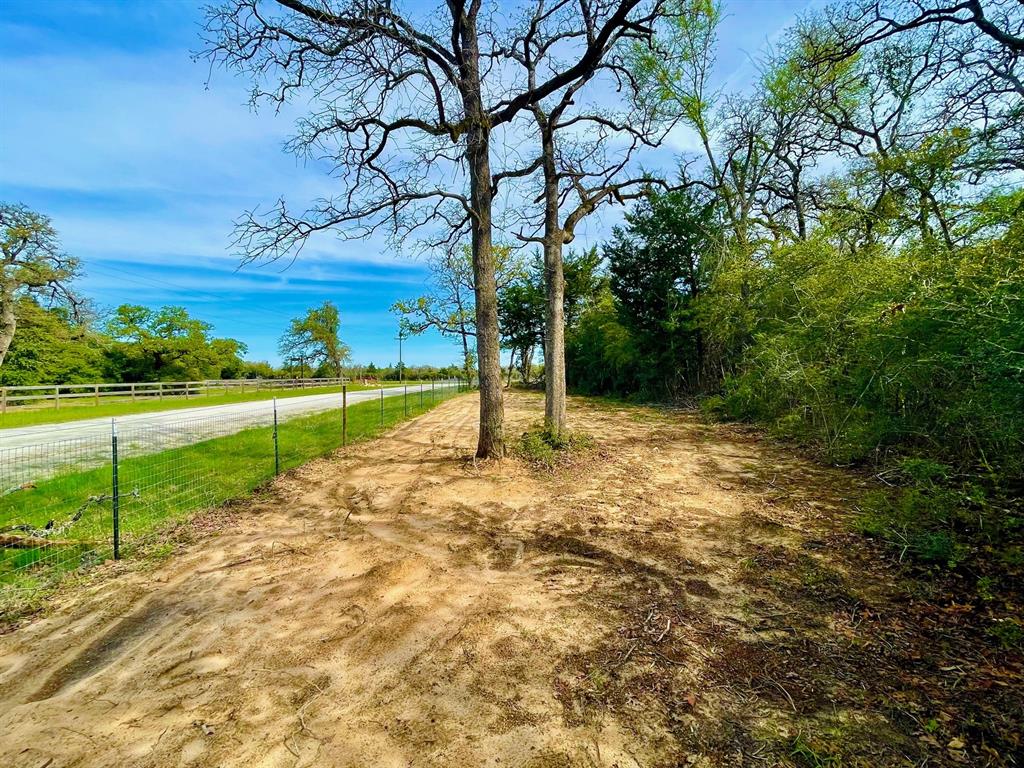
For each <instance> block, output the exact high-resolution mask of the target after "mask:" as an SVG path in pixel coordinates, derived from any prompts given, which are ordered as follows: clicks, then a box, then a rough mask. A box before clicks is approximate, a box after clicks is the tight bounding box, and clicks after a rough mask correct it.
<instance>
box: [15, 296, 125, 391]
mask: <svg viewBox="0 0 1024 768" xmlns="http://www.w3.org/2000/svg"><path fill="white" fill-rule="evenodd" d="M16 315H17V317H18V330H17V332H16V333H15V334H14V340H13V342H12V343H11V346H10V349H9V350H8V353H7V357H6V359H5V361H4V366H3V368H0V384H4V385H7V386H14V385H32V384H76V383H84V382H93V381H102V380H103V379H104V378H105V377H106V376H107V375H108V373H109V361H108V359H107V357H106V347H107V345H108V340H107V339H105V338H104V337H103V336H102V335H100V334H99V333H97V332H96V331H94V330H93V329H92V328H91V327H90V326H89V325H88V324H87V323H84V322H78V321H76V320H75V318H74V317H73V316H72V314H71V312H70V310H69V309H68V308H67V307H62V306H57V307H50V308H47V307H43V306H41V305H40V304H39V303H38V302H37V301H36V300H35V299H33V298H32V297H31V296H22V297H21V298H20V299H19V300H18V306H17V308H16Z"/></svg>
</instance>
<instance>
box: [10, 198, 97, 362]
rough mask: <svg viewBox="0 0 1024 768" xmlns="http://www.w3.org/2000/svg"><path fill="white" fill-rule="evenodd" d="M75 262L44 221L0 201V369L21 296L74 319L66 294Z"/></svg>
mask: <svg viewBox="0 0 1024 768" xmlns="http://www.w3.org/2000/svg"><path fill="white" fill-rule="evenodd" d="M77 275H78V260H77V259H75V258H74V257H72V256H68V255H67V254H66V253H64V251H63V250H62V249H61V247H60V241H59V240H58V238H57V232H56V230H54V228H53V225H52V224H51V222H50V219H49V217H47V216H43V215H42V214H39V213H36V212H35V211H32V210H29V209H28V208H27V207H25V206H24V205H14V204H10V203H0V367H2V366H3V364H4V359H5V358H6V356H7V351H8V349H10V346H11V342H12V341H13V340H14V334H15V331H16V329H17V327H18V308H19V307H29V306H30V305H29V304H25V303H23V302H21V299H22V298H23V297H25V296H32V297H34V298H36V299H43V300H46V301H48V302H50V303H51V305H58V304H59V305H64V306H66V307H68V308H70V310H71V312H72V314H73V315H77V312H78V308H79V300H78V298H77V297H76V296H75V294H74V293H73V292H72V291H71V287H70V284H71V281H72V280H73V279H74V278H75V277H76V276H77Z"/></svg>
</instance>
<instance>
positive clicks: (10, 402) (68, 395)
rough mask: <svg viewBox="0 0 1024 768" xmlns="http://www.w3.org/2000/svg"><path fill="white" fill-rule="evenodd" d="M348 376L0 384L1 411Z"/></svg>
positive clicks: (321, 383) (306, 383)
mask: <svg viewBox="0 0 1024 768" xmlns="http://www.w3.org/2000/svg"><path fill="white" fill-rule="evenodd" d="M348 381H349V380H348V379H345V378H323V379H210V380H207V381H152V382H139V383H134V384H128V383H125V384H37V385H32V386H24V387H0V413H6V412H7V409H8V407H16V406H31V405H39V406H40V407H49V406H48V404H47V401H52V402H53V407H54V408H60V406H61V403H62V402H67V401H69V400H82V399H86V398H91V399H92V400H93V403H94V404H95V405H99V404H100V400H101V399H104V398H112V399H113V398H120V399H122V400H163V399H164V398H165V397H184V398H185V399H186V400H188V399H191V398H193V397H203V396H206V395H210V394H213V393H234V392H239V393H241V392H260V391H262V390H265V389H313V388H316V387H340V386H341V385H342V384H346V383H348Z"/></svg>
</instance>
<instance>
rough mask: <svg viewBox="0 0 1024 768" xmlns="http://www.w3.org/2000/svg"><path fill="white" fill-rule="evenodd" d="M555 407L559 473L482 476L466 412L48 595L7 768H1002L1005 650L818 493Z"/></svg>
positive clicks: (12, 726) (1013, 735) (319, 470)
mask: <svg viewBox="0 0 1024 768" xmlns="http://www.w3.org/2000/svg"><path fill="white" fill-rule="evenodd" d="M574 405H575V407H576V410H575V414H576V415H575V419H576V422H575V424H576V426H577V427H578V428H580V429H582V430H584V431H586V432H589V433H590V434H592V435H594V436H595V437H596V438H597V446H596V448H595V449H594V450H593V451H592V452H590V453H589V454H588V455H585V456H584V457H582V458H581V459H579V461H578V462H577V463H576V465H574V466H568V467H563V468H561V469H559V470H557V471H555V472H554V473H546V472H543V471H539V470H536V469H532V468H530V467H528V466H525V465H523V464H522V463H521V462H519V461H516V460H508V461H505V462H502V463H501V464H486V465H476V464H474V463H473V462H472V461H470V460H469V459H467V456H469V455H470V449H471V447H472V445H473V444H474V439H475V416H476V403H475V400H473V399H472V398H468V397H463V398H458V399H456V400H453V401H451V402H449V403H446V404H443V405H441V406H440V407H438V408H437V409H435V410H434V411H432V412H431V413H429V414H427V415H425V416H423V417H420V418H419V419H416V420H415V421H413V422H410V423H408V424H406V425H404V426H402V427H399V428H398V429H396V430H395V431H393V432H392V433H390V434H389V435H388V436H387V437H385V438H383V439H380V440H378V441H375V442H372V443H365V444H361V445H359V446H355V447H353V448H350V449H349V450H348V451H347V452H346V453H343V454H341V455H339V456H338V457H336V458H333V459H329V460H323V461H317V462H314V463H312V464H310V465H308V466H306V467H304V468H302V469H300V470H298V471H296V472H294V473H291V474H289V475H288V476H285V477H282V478H280V479H279V480H278V481H277V482H276V483H275V484H274V485H273V486H272V487H271V488H270V489H269V490H268V491H266V492H264V493H263V494H262V495H260V496H259V497H258V498H257V499H255V500H253V501H251V502H247V503H245V504H239V505H235V506H233V507H230V508H228V509H226V510H220V511H217V512H215V513H210V514H209V515H205V516H203V517H201V518H199V519H198V520H197V521H195V523H193V524H192V525H191V526H189V527H187V528H186V529H184V531H183V532H182V534H183V535H184V536H185V539H186V540H185V541H184V543H181V544H179V546H178V550H179V551H177V552H176V553H175V554H174V556H173V557H170V558H169V559H167V560H165V561H163V562H161V563H159V564H158V565H157V566H156V567H152V568H143V567H141V566H138V565H136V566H133V567H128V568H126V569H125V570H124V572H123V573H120V574H118V576H117V578H110V577H109V576H108V577H103V576H100V577H98V578H95V579H92V580H90V581H89V582H87V583H86V584H85V585H83V586H81V587H78V588H75V589H71V590H68V591H67V593H66V594H65V595H63V596H62V597H61V598H60V601H59V603H58V605H57V606H56V607H55V609H54V610H52V611H51V612H49V614H48V615H47V616H46V617H44V618H40V619H37V620H35V621H33V622H30V623H28V624H27V625H26V626H23V627H21V628H19V629H18V630H16V631H14V632H11V633H9V634H7V635H5V636H3V637H0V765H11V766H19V767H20V766H25V767H26V768H36V767H37V766H38V767H40V768H41V767H42V766H52V767H53V768H59V767H62V766H125V765H131V766H177V765H182V766H185V765H195V766H247V767H249V768H253V767H255V766H288V767H289V768H290V767H292V766H307V765H323V766H483V765H487V766H531V767H532V768H542V767H545V766H622V767H623V768H625V767H626V766H642V767H643V768H646V767H647V766H661V765H664V766H674V765H697V766H702V765H715V766H717V765H722V766H725V765H729V766H732V765H796V766H800V765H808V766H812V765H822V766H825V765H829V766H833V765H835V766H838V765H844V766H845V765H865V766H868V765H870V766H875V765H915V764H924V762H926V761H927V762H928V764H929V765H942V764H951V765H956V764H971V765H988V764H991V765H1016V764H1017V763H1016V762H1014V760H1015V756H1014V750H1019V749H1020V748H1021V742H1020V741H1019V739H1020V736H1019V724H1020V723H1019V720H1020V714H1019V713H1020V712H1021V711H1022V710H1024V707H1022V697H1021V693H1020V688H1019V685H1017V684H1019V682H1020V659H1019V657H1012V656H1009V655H1008V654H1002V655H1000V654H997V653H996V652H995V651H992V649H990V648H987V647H985V646H983V645H975V643H976V642H980V641H979V640H978V638H977V637H975V636H974V635H973V634H970V632H971V630H970V629H969V627H968V628H965V627H963V626H962V624H963V622H959V621H957V619H956V616H953V618H951V619H949V618H941V619H934V620H931V619H926V618H924V617H923V614H922V615H920V616H919V615H918V614H917V613H915V611H917V608H916V607H915V602H914V601H913V600H908V598H907V594H906V592H905V591H903V587H902V586H900V585H897V584H896V583H895V577H894V576H893V575H892V574H890V573H888V572H887V571H885V570H884V569H879V570H873V569H872V568H869V567H867V562H868V560H867V559H866V556H867V554H868V553H867V552H866V551H865V558H858V557H856V556H855V555H856V553H857V552H858V551H861V550H860V549H858V547H859V546H860V541H861V540H859V539H854V538H852V537H849V536H847V535H846V534H843V533H841V532H840V529H839V528H838V527H837V526H836V525H835V524H834V523H833V522H832V521H833V519H834V517H835V511H836V509H840V510H841V508H842V506H843V504H844V502H843V500H842V496H843V493H844V491H843V490H842V489H843V485H844V481H843V480H842V478H841V477H840V476H838V475H826V474H823V473H822V471H820V470H814V469H812V468H810V467H809V466H807V465H805V464H803V463H801V462H798V461H795V460H792V459H790V458H787V457H785V456H780V455H779V454H778V453H777V452H772V451H770V449H768V448H765V447H763V446H759V445H758V443H757V442H756V441H754V440H753V439H752V438H750V437H747V436H744V435H743V433H741V432H739V431H737V430H733V429H729V428H725V427H708V426H702V425H700V424H699V423H698V422H697V421H696V420H694V419H693V418H692V417H690V416H688V415H686V414H659V413H656V412H654V411H649V410H644V409H632V408H618V407H611V406H599V405H595V404H584V403H582V402H579V403H575V404H574ZM541 411H542V408H541V404H540V400H539V399H538V398H536V397H530V396H526V395H513V396H511V397H510V398H509V417H510V421H511V424H512V426H511V428H510V431H511V433H513V434H515V433H516V431H517V430H519V431H521V430H522V429H524V428H525V427H526V426H527V425H528V424H530V423H532V422H533V421H535V420H536V419H537V418H538V417H539V414H540V413H541ZM823 487H829V488H831V489H833V490H832V491H830V494H829V496H828V497H825V496H823V495H822V494H821V491H820V490H819V489H820V488H823ZM847 487H849V486H848V484H847ZM835 489H839V490H835ZM188 539H191V540H190V541H189V540H188ZM928 615H931V614H928ZM929 622H931V623H929ZM965 633H966V634H965ZM954 652H956V654H957V655H956V656H955V658H959V659H960V661H959V662H958V663H957V664H954V666H953V668H944V667H946V666H948V662H949V658H950V657H951V656H953V654H954ZM975 699H978V700H979V701H982V700H983V701H984V704H981V703H975ZM992 713H997V714H992ZM998 713H1003V714H1001V715H1000V714H998ZM1014 713H1017V714H1014ZM832 758H836V759H837V760H838V759H840V758H841V759H842V762H841V763H840V762H835V761H833V762H829V760H830V759H832ZM816 761H817V762H816Z"/></svg>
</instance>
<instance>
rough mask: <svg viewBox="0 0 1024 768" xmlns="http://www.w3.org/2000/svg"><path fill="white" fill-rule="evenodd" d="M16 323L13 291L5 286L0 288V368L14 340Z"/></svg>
mask: <svg viewBox="0 0 1024 768" xmlns="http://www.w3.org/2000/svg"><path fill="white" fill-rule="evenodd" d="M17 325H18V321H17V319H16V318H15V316H14V291H12V290H11V289H10V288H8V287H7V286H6V285H3V286H0V366H2V365H3V364H4V358H5V357H7V350H9V349H10V348H11V342H12V341H13V340H14V329H15V328H16V327H17Z"/></svg>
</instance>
